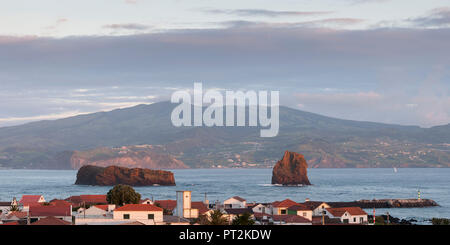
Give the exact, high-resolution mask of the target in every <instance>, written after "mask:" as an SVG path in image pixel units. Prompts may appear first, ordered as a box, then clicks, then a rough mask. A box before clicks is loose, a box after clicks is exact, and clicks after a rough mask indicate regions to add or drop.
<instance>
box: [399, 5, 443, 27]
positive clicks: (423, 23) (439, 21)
mask: <svg viewBox="0 0 450 245" xmlns="http://www.w3.org/2000/svg"><path fill="white" fill-rule="evenodd" d="M407 22H410V23H413V24H414V25H416V26H420V27H450V7H441V8H435V9H433V10H431V11H429V13H428V15H426V16H422V17H418V18H410V19H408V20H407Z"/></svg>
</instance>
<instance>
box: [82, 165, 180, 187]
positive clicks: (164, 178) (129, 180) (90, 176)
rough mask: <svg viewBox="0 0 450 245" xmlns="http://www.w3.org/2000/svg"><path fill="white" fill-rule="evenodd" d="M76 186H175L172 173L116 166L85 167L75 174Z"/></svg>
mask: <svg viewBox="0 0 450 245" xmlns="http://www.w3.org/2000/svg"><path fill="white" fill-rule="evenodd" d="M75 184H76V185H101V186H112V185H117V184H125V185H131V186H149V185H175V178H174V176H173V173H172V172H170V171H164V170H151V169H143V168H125V167H118V166H109V167H106V168H104V167H98V166H90V165H86V166H83V167H81V168H80V169H79V170H78V173H77V180H76V182H75Z"/></svg>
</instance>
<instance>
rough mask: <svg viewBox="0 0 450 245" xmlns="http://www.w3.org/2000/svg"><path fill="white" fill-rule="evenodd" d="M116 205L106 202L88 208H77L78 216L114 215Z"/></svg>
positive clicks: (99, 216)
mask: <svg viewBox="0 0 450 245" xmlns="http://www.w3.org/2000/svg"><path fill="white" fill-rule="evenodd" d="M115 207H116V205H114V204H105V205H94V206H91V207H89V208H87V209H84V208H79V209H78V210H77V214H76V218H77V219H79V218H105V217H112V212H113V210H114V208H115Z"/></svg>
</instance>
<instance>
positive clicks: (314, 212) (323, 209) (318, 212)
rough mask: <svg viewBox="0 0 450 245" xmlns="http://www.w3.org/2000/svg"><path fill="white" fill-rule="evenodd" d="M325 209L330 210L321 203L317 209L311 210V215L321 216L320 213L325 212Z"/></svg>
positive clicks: (326, 205)
mask: <svg viewBox="0 0 450 245" xmlns="http://www.w3.org/2000/svg"><path fill="white" fill-rule="evenodd" d="M327 208H331V207H330V205H328V204H326V203H322V204H321V205H320V206H319V207H317V208H316V209H314V210H313V215H314V216H322V212H323V211H326V210H325V209H327Z"/></svg>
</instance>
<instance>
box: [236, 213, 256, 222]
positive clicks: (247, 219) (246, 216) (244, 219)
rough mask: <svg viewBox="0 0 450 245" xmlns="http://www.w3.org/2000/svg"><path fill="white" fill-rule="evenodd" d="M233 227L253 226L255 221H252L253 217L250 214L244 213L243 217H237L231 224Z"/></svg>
mask: <svg viewBox="0 0 450 245" xmlns="http://www.w3.org/2000/svg"><path fill="white" fill-rule="evenodd" d="M231 224H232V225H253V224H255V221H254V220H253V219H252V215H251V214H250V213H244V214H242V215H238V216H236V218H234V219H233V221H232V222H231Z"/></svg>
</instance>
